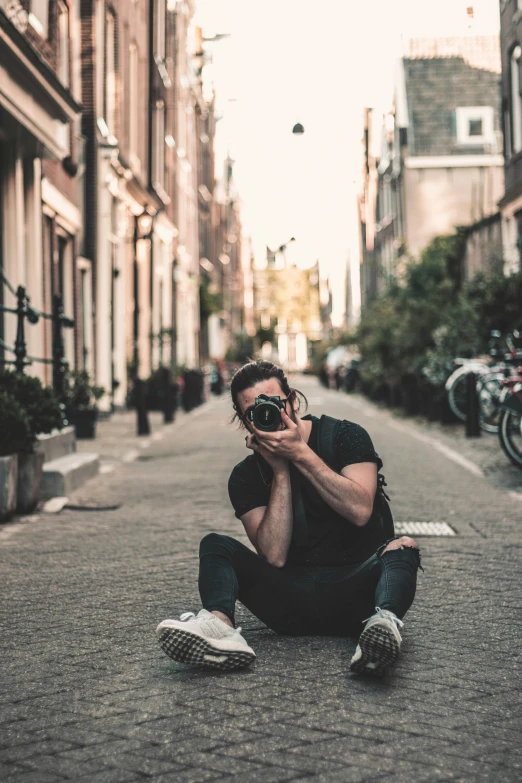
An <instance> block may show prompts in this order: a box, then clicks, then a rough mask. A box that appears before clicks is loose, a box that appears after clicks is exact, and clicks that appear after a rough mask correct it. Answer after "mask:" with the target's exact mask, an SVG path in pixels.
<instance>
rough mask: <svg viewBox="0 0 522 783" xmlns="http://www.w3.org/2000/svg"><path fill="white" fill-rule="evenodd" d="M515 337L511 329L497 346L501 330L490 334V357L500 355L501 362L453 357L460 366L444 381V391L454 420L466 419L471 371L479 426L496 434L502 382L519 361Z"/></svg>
mask: <svg viewBox="0 0 522 783" xmlns="http://www.w3.org/2000/svg"><path fill="white" fill-rule="evenodd" d="M519 336H520V335H519V332H518V331H514V332H511V333H510V334H508V335H506V337H505V338H504V343H505V345H502V346H499V341H501V339H502V335H501V333H500V332H499V331H497V330H493V331H492V332H491V333H490V343H489V349H490V350H489V353H490V357H491V359H498V357H499V356H502V357H503V360H502V361H496V362H494V363H493V364H492V363H491V359H487V358H484V359H480V358H474V359H456V360H455V362H456V363H458V364H460V366H459V367H458V369H457V370H455V372H453V373H452V374H451V375H450V377H449V378H448V380H447V381H446V391H447V394H448V403H449V406H450V408H451V410H452V411H453V413H454V414H455V416H456V417H457V418H458V419H460V420H461V421H466V419H467V385H466V379H467V376H468V375H469V373H470V372H473V373H474V374H475V376H476V384H477V385H476V388H477V396H478V399H479V406H480V417H479V421H480V428H481V429H482V430H484V431H485V432H489V433H493V434H496V433H498V431H499V423H500V412H501V411H500V392H501V388H502V384H503V383H504V381H505V380H506V379H508V378H509V377H511V376H512V375H513V374H514V373H515V372H516V366H517V364H518V363H519V362H520V361H522V350H521V349H519V348H516V347H515V343H514V341H515V340H516V339H517V338H519ZM506 347H507V349H508V350H507V352H506V350H505V348H506Z"/></svg>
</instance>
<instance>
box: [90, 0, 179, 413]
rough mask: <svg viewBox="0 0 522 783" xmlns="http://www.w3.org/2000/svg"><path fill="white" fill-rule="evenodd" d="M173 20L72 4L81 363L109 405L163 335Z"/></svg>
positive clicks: (133, 9) (168, 265) (170, 227)
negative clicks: (86, 305)
mask: <svg viewBox="0 0 522 783" xmlns="http://www.w3.org/2000/svg"><path fill="white" fill-rule="evenodd" d="M174 16H175V14H174V13H172V12H171V11H170V10H168V9H167V5H166V3H165V1H164V0H151V2H148V0H136V1H135V2H123V0H114V1H113V2H111V3H108V2H106V1H105V0H82V3H81V26H82V77H83V117H82V129H83V134H84V136H85V149H86V153H85V159H86V175H85V176H86V183H85V204H84V207H85V210H84V219H85V241H84V245H83V248H82V259H81V263H82V271H83V274H84V275H85V278H86V285H87V286H88V287H90V288H91V290H92V291H93V301H94V306H95V317H92V314H89V315H91V317H90V318H89V317H86V319H85V320H86V323H87V327H86V328H87V330H88V331H89V332H90V336H89V342H90V344H91V345H92V346H93V351H92V358H90V360H89V359H88V362H87V364H88V369H89V370H90V371H91V372H93V373H94V374H95V376H96V380H97V382H98V384H100V385H102V386H104V388H105V389H106V390H107V391H108V392H109V396H110V402H111V403H112V404H113V405H116V406H118V405H122V404H123V403H124V401H125V397H126V394H127V390H128V389H127V386H128V382H129V380H130V379H131V378H132V377H133V376H134V374H135V373H136V374H137V375H139V376H141V377H147V376H148V375H149V374H150V372H151V370H152V369H153V368H154V367H156V366H158V364H159V363H160V361H161V360H163V361H165V359H166V354H165V343H166V342H168V341H167V340H166V335H167V334H169V333H170V334H172V331H171V327H172V313H173V310H174V308H173V306H172V294H173V286H172V282H171V281H172V263H173V258H174V240H175V238H176V236H177V228H176V225H175V218H176V215H175V210H176V201H175V198H174V195H173V194H174V191H175V188H176V165H175V152H174V149H175V140H174V134H175V123H176V116H175V115H176V111H175V104H174V100H172V99H171V97H170V92H172V90H173V83H174V78H175V75H174V69H175V59H176V58H175V55H176V49H175V46H176V40H175V35H174V28H175V21H174V18H173V17H174ZM86 355H87V356H89V352H88V349H87V350H86ZM108 403H109V399H108V398H106V400H105V404H106V405H107V404H108Z"/></svg>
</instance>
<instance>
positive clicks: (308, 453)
mask: <svg viewBox="0 0 522 783" xmlns="http://www.w3.org/2000/svg"><path fill="white" fill-rule="evenodd" d="M313 457H315V452H314V451H313V449H311V448H310V446H309V445H308V443H305V442H304V440H303V441H302V442H301V444H300V446H299V450H298V452H297V454H296V456H295V457H294V459H293V460H292V462H293V463H294V465H295V466H296V467H299V466H300V465H303V466H304V465H306V464H307V463H308V462H310V458H313Z"/></svg>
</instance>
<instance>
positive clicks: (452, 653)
mask: <svg viewBox="0 0 522 783" xmlns="http://www.w3.org/2000/svg"><path fill="white" fill-rule="evenodd" d="M301 380H302V383H301ZM299 386H300V387H301V386H302V387H303V390H304V391H305V393H308V394H309V396H310V397H312V398H314V397H315V398H317V397H322V398H323V403H324V405H323V408H322V410H317V409H314V410H313V412H314V413H320V412H324V411H326V412H328V413H330V414H332V415H335V416H339V417H344V418H349V419H352V420H355V421H358V422H360V423H361V424H362V425H363V426H365V427H366V428H367V429H368V430H369V432H370V434H371V436H372V438H373V440H374V443H375V445H376V448H377V450H378V451H379V453H380V454H381V456H382V457H383V459H384V463H385V469H384V473H385V475H386V480H387V482H388V489H389V492H390V497H391V498H392V509H393V512H394V514H395V517H396V519H400V520H408V519H410V520H417V521H422V522H447V523H448V524H449V525H451V527H452V528H454V529H455V530H456V532H457V535H456V536H455V537H453V538H452V539H443V538H429V537H428V538H420V539H419V542H420V545H421V550H422V557H423V565H424V568H425V572H424V574H420V575H419V584H418V593H417V597H416V600H415V602H414V604H413V606H412V608H411V609H410V611H409V612H408V613H407V615H406V618H405V628H404V645H403V653H402V655H401V659H400V660H399V663H398V666H397V668H396V671H395V672H394V673H392V674H390V675H389V676H388V677H386V678H384V679H383V680H367V679H361V678H355V677H353V676H351V675H350V673H349V660H350V656H351V654H352V653H353V650H354V648H355V644H356V640H355V639H339V638H324V639H323V638H318V637H306V638H292V637H283V636H276V635H275V634H273V633H272V632H271V631H269V630H268V629H266V628H265V627H264V626H263V624H262V623H260V621H258V620H257V619H256V618H254V617H253V616H252V615H251V614H250V613H249V612H248V611H247V610H246V609H244V608H242V607H238V621H239V622H240V624H241V625H242V627H243V629H244V633H245V635H246V637H247V638H248V639H249V641H250V642H251V644H252V645H253V646H254V648H255V650H256V653H257V655H258V659H257V662H256V664H255V666H253V667H251V668H250V669H248V670H245V671H243V672H238V673H235V674H230V675H221V674H216V673H214V672H208V671H203V670H201V669H199V668H198V667H195V666H183V665H182V664H176V663H174V662H173V661H171V660H170V659H168V658H166V657H165V656H164V655H163V653H162V652H161V650H160V649H159V647H158V646H157V642H156V640H155V636H154V628H155V626H156V624H157V623H158V622H160V621H161V620H163V619H165V618H166V617H178V616H179V614H180V613H181V612H183V611H187V610H197V609H198V605H199V599H198V591H197V549H198V544H199V541H200V539H201V538H202V537H203V536H204V535H205V534H206V533H208V532H210V531H213V530H215V531H218V532H222V533H227V534H229V535H234V536H236V537H238V538H240V539H241V540H242V541H246V537H245V535H244V533H243V532H242V529H241V525H240V523H239V522H238V521H237V520H236V519H235V518H234V516H233V513H232V511H231V508H230V505H229V501H228V496H227V479H228V474H229V472H230V470H231V468H232V466H233V465H234V464H236V463H237V462H239V460H240V459H242V457H243V456H244V453H243V452H244V445H243V441H242V439H241V437H239V436H238V433H237V431H236V430H235V429H234V428H230V427H229V426H228V424H227V421H228V418H229V410H228V402H227V401H226V400H225V399H223V400H214V401H213V402H212V403H211V404H210V405H209V406H208V407H207V408H205V409H202V410H201V411H200V412H199V413H198V416H197V417H195V418H188V419H184V420H183V421H184V423H183V425H182V426H179V427H178V424H179V423H180V422H178V423H176V424H175V425H174V426H173V427H172V428H171V429H170V430H168V431H166V432H165V437H164V438H163V440H161V441H155V442H152V443H151V445H150V447H149V449H148V450H147V457H151V459H150V460H149V459H147V460H145V461H135V462H132V463H121V457H122V456H123V454H124V453H126V452H128V451H129V450H130V449H131V448H139V447H138V445H136V444H137V438H136V436H135V434H134V426H135V421H134V416H133V415H131V416H130V417H129V416H128V415H127V414H122V415H121V416H120V414H117V415H115V416H114V417H113V419H111V420H110V421H107V422H102V423H101V424H100V438H99V440H97V443H96V450H97V451H98V452H99V453H100V457H101V460H102V461H105V462H111V463H112V464H115V465H116V468H115V470H114V471H113V472H112V473H107V474H104V475H99V476H98V477H97V478H96V479H93V480H92V481H90V482H88V483H87V484H86V485H84V487H82V488H81V489H80V490H78V491H77V492H76V493H74V495H72V496H71V498H70V503H71V504H76V505H81V504H82V503H84V504H85V503H89V504H95V505H96V504H97V505H100V506H102V505H107V506H109V505H120V507H119V508H117V509H115V510H114V511H99V512H96V513H92V512H80V511H73V510H72V509H69V508H64V509H63V510H62V511H61V513H60V514H56V515H46V517H45V524H44V523H43V521H42V524H39V525H34V524H31V525H29V524H26V525H24V526H23V527H21V529H20V530H19V531H18V533H17V535H16V536H14V537H11V538H10V539H8V540H5V541H3V542H0V568H1V570H2V602H1V604H0V625H1V627H2V643H3V647H4V651H3V656H2V667H1V670H0V765H1V766H0V780H2V781H3V780H4V779H6V780H11V779H12V780H13V781H18V783H33V782H34V783H52V781H63V780H73V781H75V783H77V781H80V782H83V781H85V783H87V782H89V783H90V782H91V781H92V783H127V782H128V783H133V782H134V781H138V780H141V781H143V780H144V779H148V780H153V781H161V782H162V783H166V782H167V781H168V782H169V783H170V781H172V783H199V782H200V781H201V783H204V782H205V781H213V780H219V781H220V782H221V783H223V781H232V780H234V781H237V782H238V783H245V781H248V783H251V782H252V783H256V781H259V783H270V782H271V781H274V782H275V783H279V782H281V783H283V781H286V780H289V781H290V780H292V781H294V782H297V781H301V780H302V781H305V780H306V781H308V783H323V781H324V783H336V782H337V781H340V782H341V781H342V783H366V781H368V783H370V782H371V783H373V781H378V780H380V779H382V780H386V781H387V783H388V781H389V783H412V782H413V781H415V783H424V781H426V783H430V782H431V781H434V782H436V783H444V781H448V783H449V782H450V781H462V783H490V782H491V783H499V781H501V783H515V781H516V782H517V783H518V781H519V780H520V764H521V758H520V751H519V749H518V746H519V736H520V724H521V715H522V712H521V710H522V703H521V689H520V683H519V682H517V681H516V680H515V678H514V677H513V672H514V671H516V667H517V665H518V655H519V643H518V639H517V636H518V628H519V622H518V612H519V606H520V598H521V596H520V584H519V583H520V579H519V568H518V564H517V559H516V557H514V554H515V553H516V552H517V551H518V548H519V547H520V532H519V531H520V516H521V515H522V506H521V508H520V514H515V513H514V509H513V503H514V501H513V499H512V498H511V497H510V496H509V491H512V490H513V489H514V482H515V473H513V471H512V469H511V466H510V465H508V464H507V462H506V461H505V458H504V457H503V455H502V454H501V453H500V450H499V449H498V446H497V444H496V441H495V440H491V439H486V438H482V439H480V441H481V442H480V443H476V444H473V443H471V442H469V441H466V439H465V438H464V437H463V435H462V432H461V430H459V429H458V428H456V429H455V428H449V429H444V428H440V427H438V425H432V424H426V423H425V422H421V421H409V422H407V423H406V425H407V428H413V430H414V431H415V432H417V434H421V435H423V436H424V435H428V436H429V437H432V438H436V439H438V440H439V441H440V442H441V443H443V444H444V446H446V447H449V448H452V449H454V450H456V451H457V452H459V453H461V454H462V455H463V456H465V457H466V458H467V459H475V461H476V462H477V464H479V465H480V467H481V468H482V469H483V470H484V473H485V477H484V478H479V477H477V476H473V475H471V474H469V473H467V472H466V471H465V470H464V469H463V468H462V467H460V466H459V465H455V464H454V463H453V462H450V461H449V460H448V459H447V457H446V456H445V455H444V454H442V453H441V452H440V451H437V450H436V449H434V448H433V447H432V446H430V445H429V442H426V441H419V440H418V439H414V438H412V437H411V436H410V435H409V434H408V432H407V431H404V430H403V429H400V430H398V429H396V428H395V427H394V423H396V422H397V421H399V420H398V418H397V417H396V416H395V415H393V414H390V413H389V412H388V411H386V410H383V409H381V408H379V407H375V406H371V405H370V403H368V402H367V401H363V400H361V399H359V398H357V397H354V398H352V397H349V396H347V395H342V394H339V393H336V392H330V391H328V390H323V389H322V388H321V389H320V388H318V387H317V385H316V382H315V381H314V380H313V379H309V378H306V379H300V380H299ZM361 406H362V407H361ZM367 410H370V412H371V416H368V415H367V414H366V412H365V411H367ZM160 419H161V416H159V417H156V418H154V419H153V422H154V424H153V427H155V428H156V429H157V428H159V427H160V426H161V425H160ZM399 423H400V424H402V423H403V422H401V421H399ZM125 427H127V428H129V427H130V430H129V431H126V430H125ZM111 432H112V435H111ZM459 432H461V434H460V435H459V434H458V433H459ZM89 447H90V448H92V445H89ZM87 450H88V449H87ZM140 453H141V450H140ZM495 460H497V461H496V462H495ZM503 460H504V462H502V461H503ZM118 463H119V464H118ZM504 464H505V471H504V470H503V468H502V467H501V466H502V465H504ZM514 470H515V472H516V477H517V480H518V483H519V485H520V482H521V474H520V471H516V469H514ZM517 508H518V506H517ZM28 564H30V568H28ZM2 753H7V754H8V755H7V756H2ZM1 759H4V761H2V760H1ZM6 759H12V760H13V763H12V764H6V763H5V760H6ZM6 770H7V773H6Z"/></svg>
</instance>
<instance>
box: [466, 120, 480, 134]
mask: <svg viewBox="0 0 522 783" xmlns="http://www.w3.org/2000/svg"><path fill="white" fill-rule="evenodd" d="M483 125H484V122H483V119H482V117H480V118H476V119H474V120H473V119H471V120H469V121H468V135H469V136H483V135H484V130H483Z"/></svg>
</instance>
